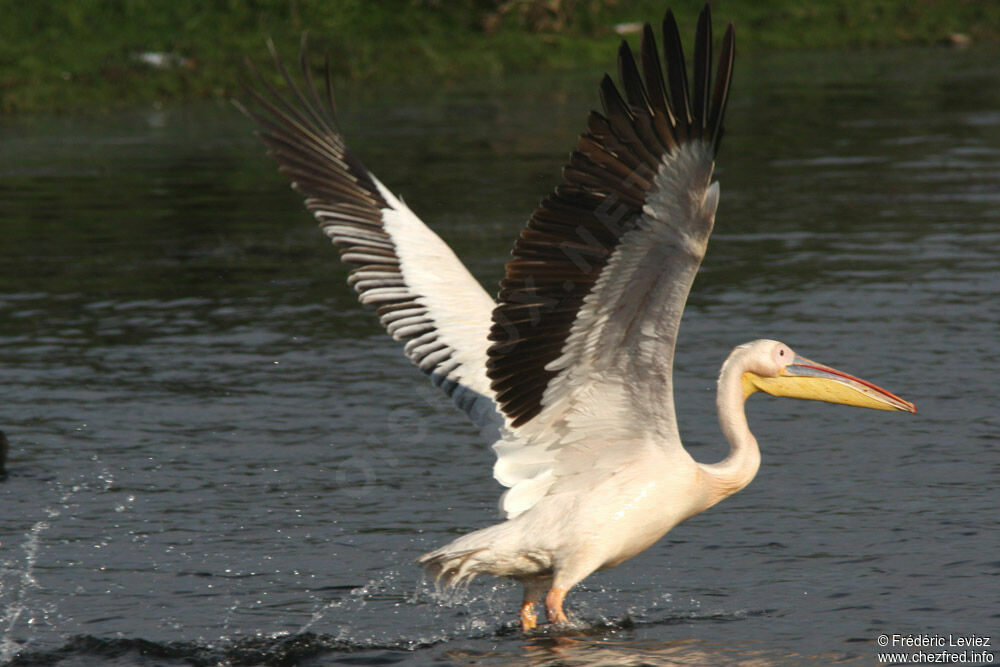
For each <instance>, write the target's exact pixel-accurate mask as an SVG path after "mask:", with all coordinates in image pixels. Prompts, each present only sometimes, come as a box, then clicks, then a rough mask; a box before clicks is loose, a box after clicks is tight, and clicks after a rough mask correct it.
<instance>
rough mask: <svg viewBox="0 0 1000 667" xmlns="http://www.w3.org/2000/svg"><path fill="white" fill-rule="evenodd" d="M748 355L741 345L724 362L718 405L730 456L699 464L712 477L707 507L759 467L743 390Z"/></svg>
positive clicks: (746, 480) (736, 488)
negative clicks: (746, 355) (742, 350)
mask: <svg viewBox="0 0 1000 667" xmlns="http://www.w3.org/2000/svg"><path fill="white" fill-rule="evenodd" d="M745 359H746V358H745V357H744V356H743V355H741V354H739V348H737V351H736V352H734V353H733V354H731V355H730V356H729V358H728V359H727V360H726V363H724V364H723V365H722V372H721V373H720V374H719V388H718V393H717V395H716V405H717V407H718V411H719V425H720V426H722V433H723V435H725V436H726V440H728V441H729V456H727V457H726V458H724V459H723V460H721V461H719V462H718V463H711V464H704V463H703V464H699V465H700V466H701V469H702V471H704V472H705V474H706V476H707V477H708V480H709V492H710V497H709V498H708V506H711V505H714V504H715V503H717V502H719V501H720V500H722V499H723V498H727V497H729V496H731V495H733V494H734V493H736V492H737V491H739V490H740V489H742V488H743V487H744V486H746V485H747V484H749V483H750V481H751V480H752V479H753V478H754V476H755V475H756V474H757V470H758V469H759V468H760V448H759V447H758V446H757V440H756V438H754V437H753V434H752V433H751V432H750V427H749V425H748V424H747V416H746V411H745V409H744V403H745V402H746V396H745V395H744V393H743V373H744V371H745V370H746V368H745Z"/></svg>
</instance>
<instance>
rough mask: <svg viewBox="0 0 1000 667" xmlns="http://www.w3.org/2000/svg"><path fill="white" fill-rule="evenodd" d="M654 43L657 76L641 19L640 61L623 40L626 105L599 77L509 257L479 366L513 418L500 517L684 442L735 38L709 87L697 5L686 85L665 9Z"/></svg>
mask: <svg viewBox="0 0 1000 667" xmlns="http://www.w3.org/2000/svg"><path fill="white" fill-rule="evenodd" d="M663 38H664V63H665V67H666V81H664V76H663V72H662V71H661V67H660V59H659V58H658V56H657V51H656V43H655V39H654V37H653V32H652V29H651V28H650V26H649V25H648V24H647V25H646V26H645V29H644V31H643V35H642V44H641V60H640V62H641V65H639V66H637V64H636V62H635V60H634V58H633V55H632V51H631V50H630V49H629V47H628V45H627V44H625V43H624V42H623V43H622V46H621V49H620V51H619V56H618V66H619V76H620V79H621V85H622V88H623V90H624V98H623V97H622V95H621V94H620V93H619V92H618V89H617V88H616V87H615V85H614V83H613V82H612V80H611V79H610V77H607V76H605V78H604V80H603V81H602V83H601V101H602V105H603V107H604V113H603V114H600V113H597V112H593V113H591V115H590V118H589V119H588V124H587V131H586V132H585V133H584V134H583V135H581V137H580V139H579V141H578V143H577V148H576V150H575V151H574V152H573V154H572V156H571V157H570V161H569V164H568V165H567V166H566V167H565V169H564V171H563V179H564V180H563V183H562V184H561V185H559V186H558V187H557V188H556V190H555V192H554V193H553V194H551V195H549V196H548V197H547V198H546V199H545V200H543V201H542V203H541V204H540V205H539V207H538V209H537V210H536V211H535V212H534V214H533V215H532V217H531V220H530V221H529V222H528V225H527V227H526V228H525V229H524V231H523V232H522V233H521V236H520V238H519V239H518V241H517V244H516V245H515V247H514V253H513V259H511V260H510V262H509V263H508V264H507V274H506V278H505V279H504V281H503V282H502V283H501V291H500V296H499V303H498V306H497V308H496V310H494V312H493V327H492V330H491V332H490V339H491V340H492V341H493V345H492V346H491V347H490V349H489V363H488V371H487V373H488V375H489V378H490V381H491V386H492V388H493V390H494V391H495V392H496V400H497V402H498V404H499V405H500V408H501V410H502V411H503V413H504V415H505V416H506V417H507V418H508V419H509V420H510V428H509V429H508V430H507V431H506V433H505V436H504V438H503V439H502V440H501V441H500V442H498V443H497V444H496V445H494V449H495V450H496V453H497V457H498V460H497V463H496V466H495V468H494V474H495V476H496V478H497V479H498V480H499V481H500V482H501V483H502V484H504V485H505V486H508V487H511V488H510V489H509V490H508V491H507V492H506V493H505V494H504V497H503V498H502V500H501V506H502V508H503V509H504V510H505V512H506V513H507V515H508V516H516V515H517V514H520V513H521V512H523V511H525V510H526V509H528V508H530V507H531V506H532V505H534V504H535V503H536V502H537V501H538V500H539V499H540V498H541V497H543V496H544V495H546V494H547V493H553V492H556V491H558V490H559V489H562V488H569V486H568V485H572V484H585V483H588V482H586V481H585V480H584V479H583V477H586V479H589V480H593V479H594V478H593V477H590V476H589V475H590V474H591V473H594V472H595V471H596V472H597V474H599V475H607V474H610V473H613V471H615V470H617V469H619V468H620V467H621V466H622V465H624V464H626V463H628V459H629V457H630V456H631V455H633V454H635V453H636V451H637V450H640V449H642V448H643V447H645V446H663V443H679V442H680V438H679V436H678V432H677V426H676V418H675V415H674V402H673V389H672V373H673V353H674V343H675V341H676V338H677V329H678V326H679V324H680V319H681V313H682V312H683V310H684V304H685V302H686V300H687V296H688V292H689V291H690V287H691V283H692V281H693V280H694V276H695V273H696V272H697V270H698V266H699V265H700V263H701V260H702V257H703V256H704V254H705V249H706V246H707V243H708V237H709V235H710V234H711V231H712V226H713V223H714V218H715V209H716V205H717V203H718V195H719V190H718V185H717V184H715V185H710V180H711V176H712V169H713V166H714V160H715V154H716V151H717V150H718V146H719V140H720V138H721V136H722V117H723V113H724V111H725V106H726V98H727V95H728V92H729V83H730V77H731V74H732V62H733V30H732V26H731V25H730V26H729V29H728V30H727V31H726V35H725V37H724V40H723V46H722V53H721V56H720V60H719V63H720V64H719V70H718V73H717V76H716V77H715V84H714V87H713V86H712V83H711V63H712V54H711V42H712V35H711V18H710V15H709V11H708V7H707V5H706V7H705V9H704V10H703V11H702V14H701V17H700V19H699V22H698V30H697V36H696V41H695V62H694V76H693V85H692V86H690V87H689V86H688V79H687V70H686V66H685V63H684V56H683V53H682V50H681V42H680V37H679V35H678V32H677V24H676V22H675V20H674V17H673V15H672V14H671V13H670V12H668V13H667V15H666V18H665V19H664V21H663ZM640 67H641V71H642V74H641V75H640ZM653 443H660V444H659V445H657V444H653ZM667 446H668V448H669V445H667Z"/></svg>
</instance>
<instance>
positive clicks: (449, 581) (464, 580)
mask: <svg viewBox="0 0 1000 667" xmlns="http://www.w3.org/2000/svg"><path fill="white" fill-rule="evenodd" d="M516 536H517V532H516V531H515V530H512V527H511V522H510V521H505V522H504V523H500V524H497V525H495V526H490V527H489V528H483V529H482V530H477V531H476V532H474V533H469V534H468V535H463V536H462V537H460V538H458V539H457V540H454V541H452V542H450V543H449V544H446V545H445V546H443V547H441V548H440V549H435V550H434V551H431V552H429V553H425V554H424V555H423V556H421V557H420V558H418V559H417V562H418V563H420V565H422V566H423V568H424V571H426V572H427V574H429V575H431V576H432V577H434V582H435V583H436V584H441V585H443V586H444V587H445V588H451V587H452V586H459V585H465V584H468V583H469V582H470V581H472V580H473V579H474V578H475V577H476V575H477V574H491V575H493V576H495V577H513V578H515V579H522V578H526V577H527V578H530V577H536V576H538V575H540V574H544V573H546V572H549V571H551V569H552V563H551V559H550V558H549V557H548V556H547V555H546V554H545V553H544V552H540V551H537V550H533V549H530V548H526V546H525V545H523V544H521V543H519V542H518V541H516Z"/></svg>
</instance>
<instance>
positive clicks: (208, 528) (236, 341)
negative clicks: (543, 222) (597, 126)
mask: <svg viewBox="0 0 1000 667" xmlns="http://www.w3.org/2000/svg"><path fill="white" fill-rule="evenodd" d="M998 55H1000V54H998V53H997V52H996V51H991V50H987V49H981V48H973V49H970V50H966V51H952V50H946V49H943V48H942V49H925V50H898V51H883V52H859V53H853V54H842V53H807V54H786V55H780V56H778V55H774V56H765V55H760V56H756V55H748V56H746V57H743V58H741V59H740V61H739V62H738V65H737V67H738V69H737V73H736V83H735V89H734V92H733V98H732V104H731V106H730V108H729V119H730V120H729V123H728V134H727V136H726V138H725V140H724V142H723V145H722V150H721V153H720V156H719V165H718V169H717V177H718V179H719V180H720V182H721V185H722V202H721V206H720V209H719V213H718V217H717V224H716V234H715V236H714V237H713V240H712V243H711V244H710V247H709V256H708V257H707V259H706V261H705V264H704V268H703V270H702V272H701V274H700V275H699V277H698V280H697V281H696V283H695V286H694V290H693V293H692V297H691V300H690V302H689V305H688V308H687V311H686V313H685V316H684V322H683V325H682V327H681V339H680V343H679V349H678V353H677V369H676V383H677V386H678V392H677V393H678V403H679V405H678V412H679V415H680V422H681V429H682V433H683V435H684V438H685V441H686V443H687V444H688V447H689V448H690V450H691V452H692V454H693V455H694V456H695V458H698V459H700V460H703V461H709V460H715V459H718V458H721V457H722V456H723V455H724V452H725V446H724V443H723V442H722V438H721V436H720V434H719V430H718V425H717V423H716V421H715V416H714V408H713V403H714V393H713V392H714V379H715V376H716V373H717V371H718V366H719V364H720V363H721V361H722V360H723V359H724V358H725V356H726V354H727V353H728V351H729V349H730V348H732V347H733V346H734V345H737V344H739V343H741V342H744V341H746V340H750V339H753V338H758V337H769V338H777V339H780V340H783V341H785V342H787V343H788V344H789V345H791V346H792V347H793V348H795V349H796V350H797V351H799V352H800V353H802V354H804V355H806V356H809V357H811V358H813V359H815V360H817V361H821V362H824V363H828V364H831V365H833V366H836V367H838V368H842V369H844V370H847V371H850V372H854V373H856V374H859V375H861V376H863V377H865V378H867V379H870V380H872V381H875V382H877V383H879V384H881V385H883V386H885V387H887V388H888V389H890V390H891V391H894V392H896V393H898V394H900V395H902V396H903V397H905V398H907V399H909V400H911V401H913V402H915V403H916V404H917V406H918V409H919V412H918V413H917V414H916V415H905V414H897V413H885V412H875V411H866V410H857V409H851V408H846V407H842V406H832V405H827V404H819V403H806V402H800V401H787V400H776V399H771V398H767V397H765V398H754V399H753V400H751V402H750V404H749V412H750V418H751V424H752V428H753V429H754V431H755V433H756V435H757V437H758V439H759V440H760V442H761V447H762V451H763V466H762V469H761V472H760V474H759V475H758V477H757V479H756V480H755V481H754V482H753V483H752V484H751V485H750V486H749V487H748V488H747V489H745V490H744V491H743V492H741V493H740V494H738V495H737V496H734V497H733V498H730V499H729V500H727V501H725V502H724V503H722V504H721V505H719V506H717V507H716V508H713V509H712V510H710V511H709V512H706V513H705V514H703V515H701V516H698V517H696V518H694V519H692V520H691V521H689V522H688V523H686V524H683V525H682V526H680V527H678V528H677V529H675V530H674V531H673V532H672V533H670V534H669V535H668V536H667V537H666V538H664V539H663V540H661V542H659V543H658V544H657V545H655V546H654V547H653V548H651V549H649V550H648V551H647V552H646V553H644V554H642V555H641V556H639V557H637V558H635V559H633V560H632V561H630V562H627V563H625V564H624V565H622V566H620V567H618V568H616V569H614V570H611V571H608V572H604V573H599V574H597V575H594V576H592V577H590V578H589V579H587V580H586V581H585V582H584V583H583V585H581V586H580V588H579V589H578V590H576V591H574V592H573V593H572V594H571V596H570V597H569V601H568V607H569V609H571V611H572V612H573V613H574V614H575V615H576V616H577V617H578V618H580V619H581V620H582V622H583V625H584V629H582V630H580V631H579V632H576V633H573V634H570V635H567V636H548V635H544V634H543V635H542V636H538V637H529V638H525V637H523V636H522V635H521V634H520V633H519V632H518V631H517V630H516V608H517V604H518V601H519V591H518V589H517V587H516V586H514V585H512V584H508V583H498V582H493V581H477V582H476V583H474V584H473V585H472V586H471V588H470V589H469V590H468V591H466V592H463V593H458V594H451V595H441V594H439V593H437V592H436V591H435V590H434V587H433V585H431V584H430V583H429V582H426V581H424V580H422V578H421V575H420V572H419V571H418V569H417V567H416V566H415V565H414V564H413V562H412V561H413V559H414V558H415V557H416V556H418V555H419V554H421V553H423V552H425V551H427V550H429V549H431V548H433V547H435V546H437V545H440V544H442V543H444V542H446V541H448V540H450V539H452V538H453V537H454V536H455V535H457V534H460V533H462V532H466V531H468V530H470V529H473V528H477V527H482V526H484V525H487V524H489V523H491V522H492V521H493V517H494V507H495V502H496V498H497V496H498V493H499V491H500V489H499V488H498V486H497V485H496V484H495V482H493V480H492V478H491V476H490V466H491V462H492V459H491V454H490V452H489V451H488V450H487V449H486V448H485V447H484V446H483V445H482V444H481V443H480V442H479V441H478V439H477V434H476V432H475V430H474V429H473V428H472V427H471V426H470V425H467V424H466V423H465V422H464V421H463V418H462V416H461V414H460V413H458V412H457V411H455V410H454V409H453V408H452V407H451V406H450V405H449V404H448V402H447V401H446V400H445V399H443V398H441V397H438V396H437V395H436V394H435V393H434V391H432V390H431V388H430V387H429V386H425V383H424V380H423V378H422V377H421V376H420V375H419V374H418V373H417V372H416V371H415V370H413V369H412V368H411V367H410V366H409V364H408V362H406V360H405V359H404V358H403V356H402V354H401V352H400V350H399V349H397V346H396V345H395V344H393V343H392V342H391V341H390V340H388V339H387V338H386V337H385V336H384V335H383V334H382V333H381V331H380V330H379V329H378V327H377V325H376V324H375V323H374V318H373V317H372V315H371V313H369V312H367V311H365V310H364V309H362V308H360V307H359V306H358V305H357V303H356V302H355V300H354V297H353V295H352V293H351V292H350V291H349V290H348V289H347V288H346V287H345V285H344V278H345V271H344V269H343V267H341V266H339V265H338V263H337V260H336V253H335V251H334V249H333V248H331V247H330V246H329V244H328V242H327V241H326V240H325V238H324V237H322V236H321V234H320V233H319V232H318V231H317V230H316V228H315V225H314V224H313V223H312V221H311V218H310V217H309V216H308V215H307V214H305V213H304V212H303V211H302V207H301V203H300V201H299V199H298V197H297V196H296V195H294V194H293V193H291V192H290V191H289V189H288V187H287V183H285V181H284V180H283V178H282V177H280V176H279V175H277V174H276V173H275V170H274V165H273V164H272V163H271V162H270V160H269V159H267V158H265V157H264V155H263V151H262V148H261V146H260V145H259V143H258V141H257V140H256V138H255V137H253V136H252V134H251V132H252V127H251V125H250V123H249V122H248V121H247V120H246V119H244V118H243V117H242V116H241V115H239V114H238V113H237V112H236V111H235V110H233V109H232V108H231V107H229V106H228V105H213V104H205V105H199V106H185V107H166V108H163V109H136V110H131V111H125V112H114V113H93V114H80V115H72V116H57V117H45V116H43V117H13V118H5V119H0V145H2V152H0V232H2V243H0V397H2V402H0V429H2V430H3V431H5V432H6V433H7V435H8V437H9V439H10V443H11V451H10V460H9V463H8V469H9V474H8V477H7V479H6V481H4V482H2V483H0V507H2V511H0V661H10V662H11V663H12V664H60V665H94V664H100V665H133V664H137V665H185V664H198V665H214V664H293V663H296V662H307V663H308V664H317V665H318V664H344V663H346V664H389V663H395V662H402V661H407V662H416V663H436V664H472V663H486V664H560V665H572V664H596V663H600V664H609V663H615V664H671V665H672V664H704V665H710V664H745V665H770V664H778V665H785V664H788V665H801V664H829V663H831V662H843V663H847V664H874V663H876V662H877V660H878V657H877V652H878V651H879V650H880V647H879V645H878V638H879V636H880V635H888V636H889V637H890V638H891V636H892V635H893V634H899V635H910V634H912V635H914V636H918V637H919V636H928V637H938V636H941V637H947V636H948V635H953V636H955V637H957V636H963V637H968V636H978V637H989V638H990V639H991V648H989V649H986V650H987V651H993V650H995V646H996V643H997V642H998V641H1000V604H998V601H1000V578H998V575H1000V560H998V559H1000V550H998V543H1000V512H998V504H1000V503H998V496H997V491H996V488H997V479H998V476H1000V453H998V433H1000V417H998V411H997V389H996V387H997V377H998V376H997V373H998V367H1000V340H998V336H1000V252H998V251H997V248H998V247H1000V77H998V73H997V72H998V70H997V67H996V65H997V62H998ZM597 79H598V73H595V72H583V73H574V74H572V75H557V74H551V73H540V74H537V75H534V76H531V77H525V78H517V79H506V80H503V81H492V80H489V81H483V82H481V83H477V84H473V85H471V86H469V85H466V86H463V87H444V88H442V89H438V90H428V89H419V88H416V87H413V88H408V89H402V90H381V91H374V92H372V91H360V92H358V93H356V94H351V92H350V91H348V92H345V94H343V95H341V99H340V104H341V107H342V116H343V118H342V121H343V126H344V129H345V131H346V133H347V136H348V138H349V140H350V141H351V143H352V145H354V147H355V149H356V152H357V153H359V154H360V156H361V157H362V159H363V160H365V161H366V162H367V163H368V165H369V166H370V167H371V168H372V169H373V170H374V171H375V172H376V173H377V174H379V176H380V177H381V178H382V180H383V181H384V182H386V183H387V184H389V186H390V187H392V188H393V189H395V190H396V191H397V192H399V193H401V194H402V195H403V196H404V197H405V198H406V199H407V201H408V203H409V204H410V205H411V207H412V208H414V209H415V210H416V211H417V212H418V213H419V214H420V215H421V216H423V217H424V218H425V219H426V220H428V221H430V222H431V224H432V226H434V227H435V228H436V229H437V230H438V231H439V232H440V234H441V235H442V236H443V237H444V238H445V239H446V240H447V241H448V242H449V243H451V244H452V245H453V247H455V248H456V251H457V252H458V253H459V255H460V256H462V257H463V258H464V259H465V260H466V261H467V263H468V265H469V267H470V268H471V270H472V271H473V272H474V273H475V274H476V275H477V277H479V278H480V279H481V280H482V281H483V283H484V284H485V285H487V286H488V288H489V289H490V290H491V291H492V290H493V289H494V286H495V285H496V281H497V280H498V279H499V276H500V275H501V271H502V266H503V262H504V259H505V257H506V256H507V254H508V251H509V248H510V246H511V242H512V239H513V238H514V236H515V235H516V233H517V231H518V230H519V228H520V226H521V224H522V223H523V221H524V220H525V219H526V217H527V216H528V214H529V213H530V211H531V209H532V207H533V206H534V205H535V203H536V202H537V201H538V199H539V198H540V197H541V196H542V195H543V194H544V193H545V192H546V191H547V190H548V189H550V188H551V187H552V186H553V185H554V184H555V183H556V180H557V178H558V172H559V167H560V165H561V163H562V161H563V160H564V159H565V156H566V155H567V153H568V151H569V149H570V147H571V146H572V145H573V141H574V137H575V135H576V133H577V132H578V131H579V130H581V129H582V127H583V120H584V118H585V113H586V111H587V110H588V109H589V108H591V106H592V105H594V104H595V103H596V97H597V96H596V85H595V84H596V82H597ZM888 648H890V649H891V648H892V646H891V639H890V646H889V647H888ZM957 650H960V649H957ZM993 657H994V654H992V653H990V654H989V659H990V661H992V658H993ZM980 658H982V656H980ZM982 659H983V660H986V658H982Z"/></svg>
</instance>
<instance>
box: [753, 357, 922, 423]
mask: <svg viewBox="0 0 1000 667" xmlns="http://www.w3.org/2000/svg"><path fill="white" fill-rule="evenodd" d="M740 347H741V348H743V351H744V354H745V355H746V358H745V362H744V364H745V365H744V369H745V370H744V371H743V395H744V396H745V397H747V396H750V394H753V393H755V392H758V391H763V392H765V393H768V394H771V395H772V396H788V397H790V398H807V399H810V400H813V401H826V402H827V403H843V404H844V405H854V406H857V407H861V408H874V409H875V410H900V411H903V412H916V411H917V408H916V406H914V405H913V403H910V402H909V401H904V400H903V399H901V398H900V397H899V396H896V395H895V394H892V393H890V392H888V391H886V390H885V389H882V388H881V387H878V386H876V385H874V384H872V383H871V382H868V381H866V380H862V379H860V378H856V377H854V376H853V375H848V374H847V373H844V372H843V371H838V370H836V369H834V368H830V367H829V366H824V365H823V364H818V363H816V362H815V361H810V360H809V359H806V358H805V357H800V356H799V355H797V354H795V353H794V352H793V351H792V348H790V347H788V346H787V345H785V344H784V343H779V342H778V341H775V340H758V341H754V342H752V343H747V344H746V345H741V346H740Z"/></svg>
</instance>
